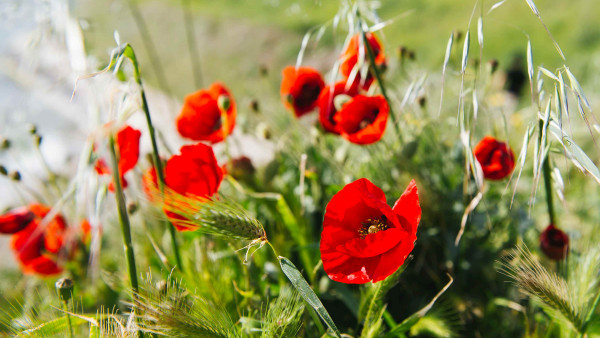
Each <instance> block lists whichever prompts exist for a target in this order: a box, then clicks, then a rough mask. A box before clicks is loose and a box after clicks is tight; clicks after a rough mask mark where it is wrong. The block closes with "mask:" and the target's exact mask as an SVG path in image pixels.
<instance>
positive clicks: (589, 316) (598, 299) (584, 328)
mask: <svg viewBox="0 0 600 338" xmlns="http://www.w3.org/2000/svg"><path fill="white" fill-rule="evenodd" d="M598 303H600V291H598V293H596V298H595V299H594V302H593V303H592V307H591V308H590V311H589V312H588V314H587V316H586V317H585V320H584V322H583V326H582V327H581V337H585V332H586V331H587V328H588V324H589V323H590V322H591V321H592V317H593V316H594V313H595V312H596V308H597V307H598Z"/></svg>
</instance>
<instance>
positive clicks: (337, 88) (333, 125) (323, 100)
mask: <svg viewBox="0 0 600 338" xmlns="http://www.w3.org/2000/svg"><path fill="white" fill-rule="evenodd" d="M357 94H358V88H357V87H356V85H354V84H350V85H349V86H348V84H347V83H346V81H340V82H337V83H336V84H335V85H334V86H333V88H332V86H325V88H324V89H323V91H322V92H321V95H320V96H319V102H318V105H319V121H320V122H321V125H322V126H323V128H324V129H325V130H326V131H328V132H330V133H334V134H340V127H339V126H338V125H337V121H336V120H335V116H336V115H337V113H338V110H339V109H338V106H340V108H341V106H343V104H345V103H347V102H339V100H338V98H340V97H341V95H346V96H345V97H343V98H346V99H351V98H352V97H353V96H355V95H357ZM336 100H337V101H336ZM336 103H337V104H336Z"/></svg>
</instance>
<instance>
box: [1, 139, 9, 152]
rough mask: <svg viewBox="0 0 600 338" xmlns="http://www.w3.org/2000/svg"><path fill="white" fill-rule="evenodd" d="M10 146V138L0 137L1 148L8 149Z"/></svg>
mask: <svg viewBox="0 0 600 338" xmlns="http://www.w3.org/2000/svg"><path fill="white" fill-rule="evenodd" d="M8 148H10V140H9V139H7V138H1V139H0V149H3V150H4V149H8Z"/></svg>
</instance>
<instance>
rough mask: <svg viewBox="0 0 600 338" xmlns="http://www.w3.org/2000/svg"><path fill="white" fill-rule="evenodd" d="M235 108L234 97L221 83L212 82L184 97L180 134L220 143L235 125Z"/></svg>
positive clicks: (178, 119) (198, 139)
mask: <svg viewBox="0 0 600 338" xmlns="http://www.w3.org/2000/svg"><path fill="white" fill-rule="evenodd" d="M235 117H236V107H235V100H234V99H233V96H231V94H230V93H229V90H227V88H225V86H224V85H223V84H222V83H218V82H217V83H213V84H212V85H211V86H210V87H209V88H208V89H207V90H205V89H202V90H199V91H197V92H195V93H193V94H190V95H188V96H186V97H185V101H184V103H183V108H182V109H181V113H180V114H179V116H177V130H178V131H179V134H181V136H183V137H186V138H189V139H192V140H195V141H208V142H211V143H217V142H221V141H223V139H225V137H227V135H229V134H231V133H232V132H233V128H234V127H235Z"/></svg>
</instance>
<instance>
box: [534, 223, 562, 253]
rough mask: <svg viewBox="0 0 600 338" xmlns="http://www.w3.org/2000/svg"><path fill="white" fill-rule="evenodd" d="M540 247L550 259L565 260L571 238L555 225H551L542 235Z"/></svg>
mask: <svg viewBox="0 0 600 338" xmlns="http://www.w3.org/2000/svg"><path fill="white" fill-rule="evenodd" d="M540 247H541V248H542V251H543V252H544V253H545V254H546V256H548V258H550V259H552V260H555V261H560V260H563V259H565V257H567V253H568V251H569V236H568V235H567V234H566V233H565V232H564V231H562V230H560V229H559V228H557V227H555V226H554V224H550V225H548V227H547V228H546V230H544V231H543V232H542V233H541V234H540Z"/></svg>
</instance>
